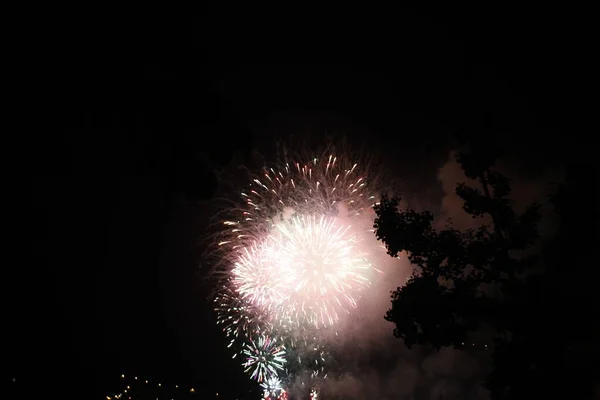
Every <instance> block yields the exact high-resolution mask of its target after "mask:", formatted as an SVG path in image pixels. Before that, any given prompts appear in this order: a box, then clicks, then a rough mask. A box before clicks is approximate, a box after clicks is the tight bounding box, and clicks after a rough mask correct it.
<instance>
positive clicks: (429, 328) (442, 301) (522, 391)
mask: <svg viewBox="0 0 600 400" xmlns="http://www.w3.org/2000/svg"><path fill="white" fill-rule="evenodd" d="M481 154H484V155H485V152H482V153H480V154H479V157H478V156H477V154H474V153H471V154H466V153H461V154H459V155H458V156H457V161H458V162H459V164H460V165H461V166H462V168H463V170H464V173H465V175H466V176H467V177H468V178H470V179H471V180H473V181H474V182H475V183H472V184H471V185H468V184H466V183H460V184H458V185H457V187H456V194H457V195H458V196H459V197H460V198H461V199H462V200H463V202H464V206H463V209H464V211H465V213H466V214H468V215H470V216H471V217H472V218H481V219H482V221H490V222H489V224H487V225H483V226H481V227H479V228H475V229H468V230H463V231H459V230H457V229H454V228H453V227H452V225H451V224H448V225H447V226H446V227H445V228H444V229H441V230H436V229H434V226H433V224H434V217H433V215H432V213H431V212H429V211H423V212H417V211H414V210H401V209H399V207H398V205H399V200H400V199H397V198H388V197H385V196H384V197H383V198H382V200H381V202H380V204H379V205H378V206H377V207H376V209H375V211H376V214H377V218H376V219H375V223H374V228H375V233H376V235H377V238H378V239H379V240H381V241H382V242H383V243H384V244H385V246H386V248H387V251H388V254H390V255H391V256H394V257H395V256H397V255H398V254H400V253H403V255H405V256H406V257H407V258H408V260H409V261H410V262H411V263H412V264H413V265H414V267H415V270H414V273H413V275H412V277H411V278H410V279H409V280H408V282H407V283H406V284H405V285H404V286H403V287H401V288H398V289H397V290H396V291H394V292H393V293H392V296H391V297H392V302H391V308H390V310H389V311H388V312H387V313H386V315H385V318H386V320H388V321H390V322H393V323H394V324H395V329H394V335H395V336H396V337H398V338H400V339H402V340H403V341H404V343H405V344H406V346H408V347H409V348H410V347H411V346H413V345H415V344H417V345H431V346H433V347H434V348H436V349H438V350H439V349H440V348H441V347H445V346H454V347H457V348H461V347H462V345H463V344H464V342H465V341H467V338H468V335H469V333H470V332H473V331H475V330H477V329H478V328H480V327H482V326H483V325H486V326H493V327H495V332H496V333H497V334H496V337H495V339H494V346H493V348H494V355H493V370H492V372H491V373H490V374H489V376H488V377H487V380H486V386H487V387H488V388H489V389H490V391H491V394H492V398H494V399H514V398H531V397H540V395H541V394H542V393H553V392H556V391H557V388H556V387H552V386H549V384H548V381H549V380H550V381H553V382H558V381H559V380H560V379H564V378H566V377H567V376H568V377H570V378H571V379H575V377H577V376H578V377H579V378H578V379H580V380H582V379H584V375H585V373H587V374H588V375H585V376H586V377H587V378H586V379H587V381H585V382H587V383H589V382H590V379H592V375H590V374H589V370H586V371H587V372H585V373H584V372H582V371H583V370H582V369H581V368H583V367H581V368H575V369H573V368H571V369H569V368H570V367H565V365H567V364H568V361H567V360H566V358H568V357H567V356H566V354H569V351H568V348H569V346H571V345H570V344H568V340H571V339H572V340H573V341H575V340H576V338H574V336H576V335H574V334H573V333H570V332H568V330H566V331H565V330H562V329H559V328H558V327H559V326H563V325H562V324H561V323H560V322H559V321H557V320H556V318H564V317H565V316H564V315H561V316H558V315H556V314H555V313H556V312H557V310H563V309H564V304H565V300H564V299H562V300H561V301H562V303H560V302H559V301H557V300H555V299H556V296H558V295H559V293H565V290H563V289H559V288H560V287H561V283H560V282H559V281H560V279H561V278H560V276H561V275H564V273H563V272H562V271H561V272H560V273H559V272H558V269H557V267H556V264H557V263H560V262H561V261H558V260H559V259H561V258H562V259H565V257H566V256H564V254H565V252H562V253H560V254H557V252H556V249H555V248H556V247H558V246H560V245H561V243H560V240H563V241H564V240H566V239H564V238H563V239H560V238H559V239H558V242H556V241H555V243H554V244H553V247H554V248H553V249H551V250H554V251H550V253H549V254H552V256H551V257H550V258H546V259H544V260H543V261H544V263H543V264H542V266H543V267H544V269H543V271H545V273H543V274H535V273H533V267H534V266H537V267H539V266H540V260H541V255H542V254H539V252H538V254H534V255H533V256H527V257H524V256H520V257H517V256H516V255H515V254H519V251H520V250H527V249H530V247H531V245H532V244H533V243H534V242H535V241H536V239H537V238H538V233H537V225H538V222H539V220H540V206H539V205H538V204H531V205H529V206H528V207H526V208H525V209H524V211H523V212H521V213H517V212H516V210H515V206H514V202H513V201H512V200H511V187H510V180H509V179H508V178H507V177H505V176H503V175H502V174H500V173H499V172H497V171H496V170H495V169H494V160H493V157H490V156H489V155H486V157H483V156H482V155H481ZM560 198H562V197H560ZM483 218H486V219H483ZM546 253H548V252H546ZM520 254H523V253H522V252H521V253H520ZM570 257H571V260H574V258H573V257H572V255H571V256H570ZM568 260H569V258H568V257H566V261H567V263H568V262H569V261H568ZM550 270H551V271H553V273H549V272H548V271H550ZM549 299H553V300H551V301H550V300H549ZM561 304H562V307H561ZM570 304H572V303H570ZM571 309H572V308H571ZM552 329H555V330H556V333H558V332H559V331H560V333H559V334H560V335H562V337H560V338H558V339H557V338H556V337H555V336H553V332H552ZM569 337H571V339H567V338H569ZM557 343H558V345H557ZM571 343H573V342H571ZM550 349H552V350H550ZM578 354H579V353H578ZM557 362H558V363H559V364H558V365H557ZM573 371H577V372H573ZM561 376H562V378H561ZM578 384H579V385H583V383H581V382H580V383H578ZM568 386H569V387H570V386H571V385H570V384H569V385H568ZM562 387H563V388H567V385H563V386H562ZM589 387H590V386H589V385H588V386H585V388H587V389H589ZM578 388H579V389H580V390H579V392H580V393H589V392H586V391H585V389H584V388H583V386H579V387H578ZM564 390H565V391H563V393H565V394H574V393H575V392H577V391H576V390H574V389H564ZM569 390H570V391H569Z"/></svg>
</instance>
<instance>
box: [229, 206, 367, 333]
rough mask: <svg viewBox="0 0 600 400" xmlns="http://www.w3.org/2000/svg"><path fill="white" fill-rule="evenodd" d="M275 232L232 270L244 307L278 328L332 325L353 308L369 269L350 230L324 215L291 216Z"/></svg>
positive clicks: (276, 226) (242, 255)
mask: <svg viewBox="0 0 600 400" xmlns="http://www.w3.org/2000/svg"><path fill="white" fill-rule="evenodd" d="M274 231H275V232H274V233H272V234H271V235H269V236H268V237H267V238H266V239H265V240H264V241H263V242H262V243H261V244H260V245H259V246H253V247H252V248H251V249H250V250H248V249H244V253H242V254H241V255H240V258H239V260H238V262H236V263H235V267H234V268H233V271H232V275H233V285H234V287H235V290H236V291H237V292H238V293H239V295H240V297H241V298H242V299H243V300H245V301H246V303H247V304H252V305H254V306H256V307H257V308H260V309H263V310H265V311H266V312H268V313H270V314H271V315H272V318H273V320H274V321H277V322H278V323H279V325H286V324H289V325H292V326H294V325H295V327H301V326H305V325H310V326H314V327H315V328H319V327H321V326H328V325H333V324H335V323H336V322H337V321H338V320H339V318H340V314H343V313H348V312H349V311H348V310H349V309H351V308H355V307H356V298H357V296H358V295H359V294H360V293H361V292H362V291H364V290H365V289H367V288H368V287H369V285H370V280H369V278H368V273H369V272H370V271H371V270H372V268H373V267H372V265H371V263H370V262H369V261H368V259H367V254H366V253H365V252H364V251H363V250H361V248H360V244H361V243H360V242H361V236H360V235H357V233H356V232H354V231H353V230H352V226H350V225H343V224H341V223H339V222H337V219H336V218H334V217H326V216H324V215H320V216H318V217H317V216H298V215H294V216H292V217H291V218H290V219H289V220H288V221H285V222H280V223H278V224H276V225H275V229H274Z"/></svg>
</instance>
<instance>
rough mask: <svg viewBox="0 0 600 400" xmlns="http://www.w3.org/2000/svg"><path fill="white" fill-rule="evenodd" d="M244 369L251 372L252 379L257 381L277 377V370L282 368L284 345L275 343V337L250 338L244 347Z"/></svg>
mask: <svg viewBox="0 0 600 400" xmlns="http://www.w3.org/2000/svg"><path fill="white" fill-rule="evenodd" d="M244 355H245V356H246V362H245V363H244V367H245V371H246V372H249V373H251V377H252V379H256V380H257V381H259V382H263V381H266V380H268V379H271V378H276V377H277V371H278V370H279V371H282V370H283V364H285V347H284V346H283V345H279V344H277V339H274V338H271V337H269V336H260V337H259V338H258V340H250V341H249V343H247V344H246V348H245V349H244Z"/></svg>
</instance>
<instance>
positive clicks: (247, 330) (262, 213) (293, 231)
mask: <svg viewBox="0 0 600 400" xmlns="http://www.w3.org/2000/svg"><path fill="white" fill-rule="evenodd" d="M371 186H374V185H368V181H367V176H366V175H365V172H364V171H362V170H361V169H360V168H359V166H358V165H357V164H356V163H351V162H349V161H348V160H346V159H344V158H340V159H338V158H336V157H335V156H333V155H331V156H327V157H325V158H323V159H322V160H321V159H318V158H313V159H312V160H310V161H309V162H307V163H302V164H301V163H285V164H283V166H281V167H280V168H265V169H264V171H263V173H262V174H261V175H260V176H254V177H252V179H251V180H250V183H249V185H248V186H247V187H246V188H245V189H244V190H243V191H242V192H241V197H242V200H243V203H242V204H243V206H241V207H239V208H235V209H232V210H230V211H231V212H232V216H231V217H230V218H227V219H226V220H225V221H223V226H224V227H225V231H224V232H223V236H222V240H221V241H220V242H219V248H220V249H221V254H222V255H223V261H224V264H225V276H226V278H225V279H224V280H223V282H222V285H221V290H220V291H219V293H218V294H217V296H216V298H215V310H216V312H217V323H218V324H221V325H223V330H224V332H225V333H226V335H227V336H228V337H229V338H230V339H231V342H230V344H229V345H230V346H232V345H233V344H234V343H235V342H236V341H237V342H241V348H239V349H236V350H237V353H236V355H237V354H239V352H240V351H241V353H242V354H243V355H244V358H245V361H244V367H245V370H246V372H247V373H249V374H250V375H251V378H252V379H256V380H257V381H259V382H262V386H263V389H265V396H267V394H268V396H267V397H269V396H270V398H280V396H282V393H284V394H285V396H287V392H286V391H285V390H283V386H282V385H284V383H283V382H289V379H290V375H293V373H294V371H291V369H292V365H296V368H304V369H305V370H306V368H310V369H308V370H309V371H312V378H313V380H314V381H317V380H318V379H323V378H324V377H325V376H326V372H325V371H324V368H323V363H324V361H325V355H326V352H325V351H324V350H323V347H322V344H321V343H318V342H319V341H320V340H321V338H322V337H323V335H324V332H327V331H331V330H335V326H336V325H337V324H338V323H339V322H340V319H341V318H342V317H343V316H344V315H348V314H350V313H351V312H352V310H353V309H354V308H356V307H357V304H358V302H359V301H360V298H361V296H362V295H363V294H364V293H365V292H366V291H367V290H369V288H370V286H371V282H372V280H373V278H374V276H375V275H376V273H377V272H381V271H380V270H378V269H377V268H376V267H375V266H374V265H373V263H372V262H371V261H370V260H371V258H372V257H371V253H372V252H373V251H374V249H373V244H372V242H369V243H366V242H368V241H366V240H365V238H370V239H371V237H372V236H373V233H372V221H369V222H370V223H369V225H368V226H362V225H361V223H360V222H361V220H360V217H361V216H362V215H363V214H365V213H366V212H370V209H371V208H372V206H373V205H374V204H375V202H376V196H375V195H374V194H373V192H371V191H370V190H371ZM336 334H337V333H336ZM308 339H312V340H308ZM238 347H239V346H238ZM234 357H235V355H234ZM296 358H297V361H298V363H297V364H296V363H295V361H296V360H295V359H296ZM303 358H304V359H303ZM287 361H292V362H291V363H290V362H287ZM306 361H308V362H309V363H310V364H311V365H312V367H308V366H306ZM286 362H287V363H286ZM313 362H314V364H313ZM286 367H289V369H288V368H286ZM316 393H317V392H316V390H315V391H314V393H312V394H311V397H314V396H316Z"/></svg>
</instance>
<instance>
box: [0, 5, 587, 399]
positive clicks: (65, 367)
mask: <svg viewBox="0 0 600 400" xmlns="http://www.w3.org/2000/svg"><path fill="white" fill-rule="evenodd" d="M561 18H562V17H561V15H559V14H553V15H549V14H548V15H541V14H539V13H537V12H536V13H533V12H532V13H528V12H523V11H519V13H518V16H515V15H514V13H512V12H498V11H494V12H493V13H492V12H490V11H489V10H487V11H486V10H481V15H480V16H479V17H477V18H470V17H468V13H463V12H461V11H459V10H454V11H453V12H449V11H448V10H439V11H437V12H434V13H420V12H415V11H403V12H401V11H398V15H397V16H396V17H395V18H394V19H393V21H392V20H389V21H385V22H381V23H378V24H374V22H373V21H371V22H370V24H374V26H377V29H372V28H367V26H366V25H365V24H363V23H360V22H358V21H357V22H355V23H352V24H350V23H349V24H348V25H347V26H346V27H344V28H339V29H334V28H333V26H328V24H323V25H321V26H320V27H321V29H324V30H325V31H327V32H328V31H329V30H331V31H335V34H331V35H325V36H320V34H318V33H317V30H316V29H313V28H311V27H309V26H305V27H304V29H305V32H300V33H299V34H298V35H296V37H294V38H289V39H287V38H284V37H283V36H280V35H278V34H277V33H276V30H275V31H272V32H264V33H265V35H266V37H269V38H270V40H269V41H266V40H264V39H258V38H257V39H254V38H250V37H249V36H248V35H246V34H245V33H244V32H245V30H244V29H242V28H241V27H240V26H238V27H237V28H238V29H239V32H237V33H235V34H234V30H235V28H228V29H225V27H224V26H222V27H221V29H215V26H213V25H212V24H211V18H210V17H208V16H204V17H192V16H189V17H186V16H184V15H181V16H180V17H178V18H175V19H169V20H167V19H166V18H165V19H161V18H160V17H154V18H148V19H145V18H141V17H140V18H136V19H131V18H120V19H119V18H114V17H106V18H99V17H98V18H90V19H81V20H78V22H76V23H75V22H73V21H68V22H67V21H64V23H61V22H60V21H57V23H56V25H54V29H52V30H51V31H50V33H49V34H48V35H47V36H46V37H44V38H43V39H42V41H43V43H44V46H45V47H46V45H47V53H45V54H48V57H47V58H45V59H44V67H40V70H39V74H40V76H41V82H42V84H41V86H40V87H39V89H40V92H41V94H40V98H39V100H40V102H41V105H42V106H43V108H44V109H43V110H42V113H40V114H37V115H35V114H33V113H32V114H31V115H29V117H28V118H30V119H31V120H35V121H32V122H35V125H36V126H39V128H36V129H35V130H34V132H29V134H28V135H27V137H26V138H25V142H26V144H25V146H26V149H27V151H26V159H27V160H28V162H27V172H26V174H27V181H28V182H29V184H30V185H29V193H30V196H29V199H28V200H29V201H31V206H30V207H29V208H28V209H29V211H28V212H27V213H26V215H27V218H28V220H29V218H31V220H30V222H31V226H32V229H31V230H30V232H29V235H27V237H28V239H26V240H27V241H28V243H29V244H28V246H31V249H30V250H29V251H28V253H27V256H28V257H27V258H29V256H31V257H32V260H31V263H32V264H31V265H32V268H27V267H24V266H19V268H17V270H16V271H15V275H16V276H15V278H16V280H15V282H17V284H16V285H11V286H12V287H9V293H10V295H11V297H12V299H11V303H10V304H11V305H14V307H12V311H10V312H9V320H10V321H11V324H10V325H7V326H10V328H9V329H10V331H11V334H14V336H12V337H11V339H12V342H10V344H8V347H9V348H8V352H9V354H10V358H9V360H10V361H11V363H10V364H9V368H8V370H9V372H10V374H12V375H14V376H16V377H17V379H18V382H19V383H20V385H21V386H19V387H20V388H24V387H32V386H31V385H32V383H31V382H36V384H35V389H32V390H34V391H36V392H37V391H39V392H40V393H57V392H61V393H63V394H64V397H68V398H71V397H73V398H91V395H90V393H95V394H96V395H101V394H103V393H107V391H109V390H110V387H111V385H112V382H113V381H114V380H117V378H118V377H119V376H120V374H121V373H126V374H136V375H140V376H146V377H150V378H152V379H162V380H164V381H170V382H181V383H184V382H185V383H190V384H194V385H197V386H196V387H199V388H201V390H206V393H207V394H211V395H212V394H213V393H214V392H215V391H219V392H223V393H226V394H231V395H236V396H239V395H241V394H243V393H245V392H247V390H248V389H249V388H250V387H251V385H250V384H249V383H248V381H249V380H248V379H247V378H246V377H245V376H243V374H242V372H241V368H240V367H239V366H237V363H235V362H233V361H231V360H229V356H228V355H227V352H226V351H225V340H224V338H223V337H222V335H221V334H220V331H219V330H218V329H217V328H216V327H215V324H214V315H213V314H212V311H211V309H210V306H209V302H208V300H207V297H208V294H209V289H210V288H207V287H206V284H205V283H204V281H203V279H202V270H200V269H199V256H200V250H199V247H201V246H198V247H194V238H199V237H201V236H202V235H203V234H204V233H205V228H204V227H203V226H202V224H201V221H194V220H191V221H187V222H181V220H180V219H176V218H175V217H174V215H177V213H178V212H180V210H181V208H182V207H183V208H185V207H201V204H203V203H202V202H204V201H207V200H209V199H210V198H211V197H212V196H213V195H214V192H215V190H216V188H217V185H218V184H219V182H218V180H217V178H216V177H215V176H214V175H213V174H212V173H211V169H214V168H220V167H224V166H225V165H227V164H228V163H229V162H230V161H231V160H232V158H233V157H234V156H236V157H238V158H241V159H244V158H245V157H246V158H249V157H250V156H251V154H252V151H253V149H256V148H258V147H260V148H266V147H268V146H269V141H270V140H272V139H271V138H272V137H273V136H280V137H286V135H288V134H290V133H293V134H295V135H302V134H303V132H306V131H307V130H312V131H313V132H319V131H329V132H334V131H339V132H345V133H346V134H347V135H348V136H349V137H354V138H359V139H362V140H364V139H365V138H368V137H370V138H372V140H373V141H378V142H379V143H384V144H385V145H386V146H385V147H386V148H387V150H386V154H385V155H384V156H385V157H388V158H389V157H390V156H391V157H396V156H397V157H398V158H401V159H402V166H401V167H402V170H403V172H402V173H405V174H411V176H412V179H409V180H411V181H417V186H418V182H421V181H422V182H426V181H428V180H431V181H434V180H435V169H436V168H437V167H439V163H440V162H439V161H440V160H443V159H445V158H446V157H447V152H448V149H449V146H450V141H449V140H450V139H449V136H450V133H455V132H469V133H473V132H481V134H482V135H487V136H489V137H491V138H492V139H493V140H495V141H496V142H497V143H499V145H500V146H511V145H512V144H514V143H518V148H517V149H516V151H517V152H518V153H519V154H520V155H523V154H526V155H527V160H528V163H529V165H530V167H531V168H535V167H536V166H537V165H540V163H542V164H543V163H552V162H554V161H556V160H558V159H560V160H564V159H565V158H572V157H581V158H585V156H584V155H583V154H582V153H581V152H582V151H583V150H581V149H579V148H578V145H579V143H578V135H581V133H580V132H581V130H580V129H579V128H578V127H576V124H577V123H579V121H580V118H578V117H577V115H578V112H581V111H580V108H579V106H578V105H576V104H577V101H576V99H577V97H578V95H576V92H577V90H578V89H577V88H578V87H579V84H578V83H576V82H577V81H578V79H579V78H578V74H577V71H578V68H579V67H578V66H577V65H578V61H577V60H578V57H577V54H578V52H579V47H578V45H575V44H574V43H577V42H576V39H575V38H574V34H573V33H572V32H567V28H566V27H567V26H569V25H568V23H567V21H563V20H561ZM369 26H370V25H369ZM319 31H320V30H319ZM229 34H230V36H228V35H229ZM369 140H371V139H369ZM572 151H573V152H572ZM398 173H400V172H398ZM174 220H177V221H178V222H177V223H174V222H173V221H174ZM8 268H10V267H8ZM13 328H16V329H13ZM391 334H392V333H391V329H390V335H391ZM6 343H9V342H7V341H6ZM398 345H399V346H400V345H401V343H398ZM231 382H235V384H232V383H231ZM21 390H22V389H21ZM82 394H85V395H86V396H82ZM87 396H90V397H87ZM64 397H63V398H64ZM234 398H235V397H234Z"/></svg>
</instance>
